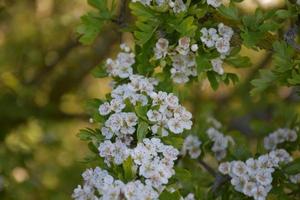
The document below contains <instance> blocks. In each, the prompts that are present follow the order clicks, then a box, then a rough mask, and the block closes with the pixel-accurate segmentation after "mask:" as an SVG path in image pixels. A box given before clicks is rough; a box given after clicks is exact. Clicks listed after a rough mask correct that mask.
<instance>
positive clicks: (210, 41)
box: [200, 23, 234, 75]
mask: <svg viewBox="0 0 300 200" xmlns="http://www.w3.org/2000/svg"><path fill="white" fill-rule="evenodd" d="M201 33H202V36H201V37H200V39H201V41H202V42H203V43H204V44H205V45H206V46H207V47H208V48H215V49H216V50H217V51H218V52H219V53H220V57H218V58H215V59H212V60H211V64H212V66H213V70H214V71H215V72H217V73H218V74H220V75H222V74H224V69H223V67H222V65H223V59H224V58H225V57H226V56H227V55H228V54H229V53H230V40H231V38H232V36H233V34H234V32H233V30H232V28H230V27H229V26H226V25H224V24H223V23H220V24H219V25H218V30H217V29H215V28H209V29H207V28H202V29H201Z"/></svg>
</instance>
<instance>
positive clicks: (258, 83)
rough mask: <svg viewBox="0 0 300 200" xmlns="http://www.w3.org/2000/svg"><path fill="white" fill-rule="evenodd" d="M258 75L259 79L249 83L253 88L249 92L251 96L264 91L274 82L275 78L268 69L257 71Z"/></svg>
mask: <svg viewBox="0 0 300 200" xmlns="http://www.w3.org/2000/svg"><path fill="white" fill-rule="evenodd" d="M259 74H260V78H257V79H254V80H252V81H251V84H252V85H253V86H254V88H253V89H252V90H251V92H250V94H251V95H252V96H253V95H257V94H259V93H261V92H263V91H265V90H266V89H267V88H269V87H270V86H272V85H273V83H274V81H275V80H276V76H275V75H274V74H273V73H272V71H271V70H269V69H262V70H259Z"/></svg>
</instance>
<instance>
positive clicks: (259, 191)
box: [252, 186, 268, 200]
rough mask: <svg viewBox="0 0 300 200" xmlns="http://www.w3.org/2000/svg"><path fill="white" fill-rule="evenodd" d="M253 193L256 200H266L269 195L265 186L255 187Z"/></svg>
mask: <svg viewBox="0 0 300 200" xmlns="http://www.w3.org/2000/svg"><path fill="white" fill-rule="evenodd" d="M252 193H253V197H254V199H255V200H265V199H266V197H267V195H268V192H267V190H266V188H265V187H263V186H258V187H254V188H253V190H252Z"/></svg>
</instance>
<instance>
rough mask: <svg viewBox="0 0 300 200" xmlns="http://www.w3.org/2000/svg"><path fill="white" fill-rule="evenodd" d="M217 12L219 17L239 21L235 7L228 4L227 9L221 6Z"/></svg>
mask: <svg viewBox="0 0 300 200" xmlns="http://www.w3.org/2000/svg"><path fill="white" fill-rule="evenodd" d="M218 11H219V13H220V14H221V15H223V16H224V17H226V18H228V19H231V20H236V21H239V20H240V18H239V13H238V9H237V8H236V6H234V5H232V4H230V5H229V6H228V7H226V6H224V5H221V6H220V7H219V8H218Z"/></svg>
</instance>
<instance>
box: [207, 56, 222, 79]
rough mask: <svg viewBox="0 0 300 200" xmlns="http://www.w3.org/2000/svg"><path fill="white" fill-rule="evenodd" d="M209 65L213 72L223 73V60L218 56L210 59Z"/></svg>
mask: <svg viewBox="0 0 300 200" xmlns="http://www.w3.org/2000/svg"><path fill="white" fill-rule="evenodd" d="M210 62H211V65H212V67H213V70H214V71H215V72H217V73H218V74H220V75H223V74H224V69H223V60H222V59H220V58H215V59H212V60H211V61H210Z"/></svg>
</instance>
